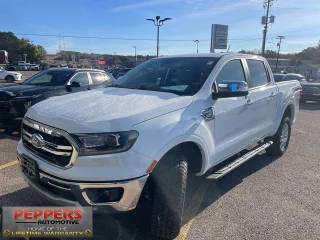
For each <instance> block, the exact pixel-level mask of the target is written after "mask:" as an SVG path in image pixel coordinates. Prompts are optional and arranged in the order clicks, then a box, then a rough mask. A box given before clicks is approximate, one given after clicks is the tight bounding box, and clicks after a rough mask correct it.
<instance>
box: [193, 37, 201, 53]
mask: <svg viewBox="0 0 320 240" xmlns="http://www.w3.org/2000/svg"><path fill="white" fill-rule="evenodd" d="M193 41H194V42H195V43H196V45H197V54H198V53H199V42H200V41H199V40H193Z"/></svg>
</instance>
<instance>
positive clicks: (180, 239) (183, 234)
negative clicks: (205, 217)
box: [174, 183, 207, 240]
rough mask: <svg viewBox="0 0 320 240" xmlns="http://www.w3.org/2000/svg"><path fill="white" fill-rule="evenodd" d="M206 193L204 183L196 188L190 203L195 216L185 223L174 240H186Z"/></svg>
mask: <svg viewBox="0 0 320 240" xmlns="http://www.w3.org/2000/svg"><path fill="white" fill-rule="evenodd" d="M206 191H207V185H206V184H205V183H202V184H201V186H200V187H199V188H197V191H196V192H195V194H193V197H192V200H191V202H192V208H193V209H194V210H196V211H195V212H194V214H195V215H194V216H193V218H192V219H191V220H189V222H187V223H186V224H185V225H183V226H182V228H181V230H180V234H179V236H177V237H176V238H175V239H174V240H185V239H187V236H188V233H189V231H190V228H191V226H192V223H193V221H194V220H195V217H196V214H197V213H198V212H199V210H200V206H201V203H202V202H203V200H204V197H205V194H206Z"/></svg>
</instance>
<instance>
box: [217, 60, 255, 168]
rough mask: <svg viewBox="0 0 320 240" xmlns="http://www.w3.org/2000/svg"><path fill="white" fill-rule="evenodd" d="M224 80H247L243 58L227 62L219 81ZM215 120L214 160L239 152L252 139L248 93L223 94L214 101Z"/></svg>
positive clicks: (218, 78) (220, 159)
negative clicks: (228, 96) (243, 94)
mask: <svg viewBox="0 0 320 240" xmlns="http://www.w3.org/2000/svg"><path fill="white" fill-rule="evenodd" d="M223 81H239V82H241V81H242V82H243V81H245V82H247V77H246V74H245V71H244V67H243V62H242V60H241V59H234V60H231V61H229V62H227V63H226V64H225V65H224V66H223V67H222V69H221V71H220V72H219V73H218V75H217V78H216V84H217V85H218V84H219V83H222V82H223ZM213 107H214V110H215V119H214V120H213V124H214V126H213V136H214V148H215V149H214V152H215V155H214V156H213V159H212V161H213V164H216V163H218V162H221V161H222V160H225V159H226V158H228V157H230V156H232V155H234V154H236V153H237V152H239V151H240V150H242V149H243V147H245V146H246V145H247V144H248V142H250V139H251V131H250V127H249V128H248V126H249V125H248V123H249V121H250V115H249V108H248V105H247V97H244V96H242V97H231V98H220V99H217V100H216V102H215V103H214V106H213Z"/></svg>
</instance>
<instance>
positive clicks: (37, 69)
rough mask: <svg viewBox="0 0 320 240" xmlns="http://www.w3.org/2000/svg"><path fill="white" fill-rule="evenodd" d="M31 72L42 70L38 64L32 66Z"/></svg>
mask: <svg viewBox="0 0 320 240" xmlns="http://www.w3.org/2000/svg"><path fill="white" fill-rule="evenodd" d="M29 70H30V71H39V70H40V67H39V65H38V64H31V66H30V68H29Z"/></svg>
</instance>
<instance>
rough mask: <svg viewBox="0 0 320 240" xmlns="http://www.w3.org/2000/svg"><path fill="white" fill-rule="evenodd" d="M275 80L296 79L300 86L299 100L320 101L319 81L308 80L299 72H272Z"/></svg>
mask: <svg viewBox="0 0 320 240" xmlns="http://www.w3.org/2000/svg"><path fill="white" fill-rule="evenodd" d="M274 78H275V81H276V82H283V81H290V80H297V81H299V82H300V84H301V87H302V95H301V99H300V101H301V102H306V101H320V83H313V82H308V81H307V80H306V79H305V77H304V76H303V75H301V74H296V73H287V74H274Z"/></svg>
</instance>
